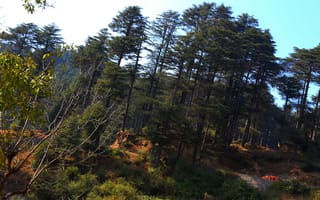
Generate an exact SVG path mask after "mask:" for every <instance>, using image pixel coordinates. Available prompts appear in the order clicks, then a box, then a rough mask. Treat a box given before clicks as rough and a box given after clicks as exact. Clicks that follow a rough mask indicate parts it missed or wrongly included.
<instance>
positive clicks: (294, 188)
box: [272, 180, 310, 195]
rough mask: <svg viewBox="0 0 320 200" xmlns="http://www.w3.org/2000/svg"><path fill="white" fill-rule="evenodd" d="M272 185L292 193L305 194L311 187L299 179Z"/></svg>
mask: <svg viewBox="0 0 320 200" xmlns="http://www.w3.org/2000/svg"><path fill="white" fill-rule="evenodd" d="M272 187H274V188H278V189H279V190H280V191H283V192H286V193H288V194H292V195H305V194H308V193H309V192H310V188H309V187H308V186H307V185H306V184H304V183H301V182H299V181H297V180H291V181H282V182H278V183H274V184H273V185H272Z"/></svg>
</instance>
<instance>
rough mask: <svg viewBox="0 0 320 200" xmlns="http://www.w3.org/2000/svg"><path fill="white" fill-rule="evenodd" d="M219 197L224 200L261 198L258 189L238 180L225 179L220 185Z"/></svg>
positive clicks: (253, 199)
mask: <svg viewBox="0 0 320 200" xmlns="http://www.w3.org/2000/svg"><path fill="white" fill-rule="evenodd" d="M219 196H221V199H225V200H228V199H230V200H231V199H239V200H241V199H243V200H255V199H261V198H262V196H261V194H260V192H259V191H258V189H256V188H254V187H252V186H250V185H248V184H247V183H245V182H244V181H242V180H238V179H227V180H226V181H225V182H224V183H223V185H222V188H221V193H220V195H219Z"/></svg>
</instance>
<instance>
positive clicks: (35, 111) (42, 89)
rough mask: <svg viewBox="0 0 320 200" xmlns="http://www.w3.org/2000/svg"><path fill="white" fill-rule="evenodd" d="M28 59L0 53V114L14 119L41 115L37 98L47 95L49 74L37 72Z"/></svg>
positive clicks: (49, 83) (31, 118) (50, 78)
mask: <svg viewBox="0 0 320 200" xmlns="http://www.w3.org/2000/svg"><path fill="white" fill-rule="evenodd" d="M36 69H37V65H36V64H35V63H34V62H33V61H32V59H30V58H21V57H19V56H16V55H13V54H9V53H1V54H0V85H1V86H2V88H1V90H0V111H2V112H4V113H6V114H7V115H8V116H9V117H11V118H15V119H17V120H25V119H29V120H34V119H36V118H38V119H39V116H41V111H42V109H41V107H40V104H39V103H38V101H39V99H40V98H43V97H47V96H49V95H50V86H51V83H52V79H53V76H52V73H51V72H50V71H49V72H41V73H36Z"/></svg>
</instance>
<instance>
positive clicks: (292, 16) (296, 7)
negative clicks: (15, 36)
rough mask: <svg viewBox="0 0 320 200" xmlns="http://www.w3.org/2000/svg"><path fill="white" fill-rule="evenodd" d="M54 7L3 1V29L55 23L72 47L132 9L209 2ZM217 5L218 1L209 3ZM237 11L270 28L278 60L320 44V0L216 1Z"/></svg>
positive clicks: (63, 2) (70, 1) (135, 0)
mask: <svg viewBox="0 0 320 200" xmlns="http://www.w3.org/2000/svg"><path fill="white" fill-rule="evenodd" d="M48 1H49V2H50V3H52V4H53V5H54V8H47V9H46V10H44V11H41V10H38V11H37V13H35V14H33V15H30V14H27V13H26V12H25V11H24V10H23V8H22V6H21V4H22V1H21V0H1V1H0V24H1V25H2V29H5V28H6V27H14V26H16V25H17V24H20V23H22V22H34V23H36V24H38V25H46V24H50V23H53V22H54V23H55V24H56V25H57V26H58V27H60V28H61V29H62V35H63V37H64V38H65V41H66V42H67V43H69V44H71V43H73V44H75V45H78V44H82V43H83V42H84V41H85V40H86V39H87V37H88V36H93V35H95V34H96V33H97V32H98V31H99V30H100V29H102V28H105V27H107V26H108V24H109V23H110V21H111V19H112V17H114V16H115V15H116V14H117V13H118V12H119V11H120V10H122V9H124V8H125V7H126V6H128V5H138V6H140V7H142V8H143V14H144V15H145V16H149V17H150V18H151V19H152V18H154V17H155V16H156V15H158V14H160V13H161V12H163V11H165V10H168V9H172V10H176V11H179V12H182V11H183V10H184V9H186V8H189V7H191V6H192V5H193V4H195V5H197V4H201V3H202V2H203V0H116V1H114V0H90V1H89V0H48ZM207 2H212V1H207ZM213 2H216V3H217V4H221V3H223V4H224V5H226V6H230V7H232V11H233V12H234V14H233V15H234V16H235V17H236V16H238V15H240V14H242V13H248V14H250V15H253V16H254V17H255V18H257V19H258V20H259V23H260V27H261V28H263V29H269V30H270V32H271V34H272V35H273V37H274V40H275V42H276V45H277V56H278V57H287V56H288V55H289V53H291V52H292V51H293V47H294V46H296V47H299V48H312V47H314V46H316V45H317V44H318V43H319V42H320V26H319V23H318V20H319V19H320V12H319V8H320V0H216V1H213Z"/></svg>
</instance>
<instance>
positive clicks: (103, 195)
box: [87, 178, 139, 200]
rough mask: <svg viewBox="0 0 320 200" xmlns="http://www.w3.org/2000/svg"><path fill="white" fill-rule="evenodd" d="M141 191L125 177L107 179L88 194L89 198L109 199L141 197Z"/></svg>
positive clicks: (95, 199) (97, 199)
mask: <svg viewBox="0 0 320 200" xmlns="http://www.w3.org/2000/svg"><path fill="white" fill-rule="evenodd" d="M138 195H139V192H138V191H137V189H136V188H134V186H133V185H132V184H131V183H130V182H128V181H126V180H125V179H124V178H117V179H115V180H107V181H106V182H104V183H103V184H102V185H99V186H95V187H94V188H93V190H92V192H90V193H89V194H88V197H87V199H88V200H108V199H110V200H111V199H115V198H116V199H118V198H120V199H128V200H129V199H133V200H135V199H139V198H138Z"/></svg>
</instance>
